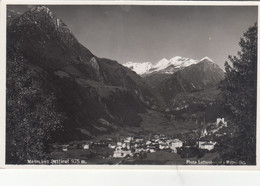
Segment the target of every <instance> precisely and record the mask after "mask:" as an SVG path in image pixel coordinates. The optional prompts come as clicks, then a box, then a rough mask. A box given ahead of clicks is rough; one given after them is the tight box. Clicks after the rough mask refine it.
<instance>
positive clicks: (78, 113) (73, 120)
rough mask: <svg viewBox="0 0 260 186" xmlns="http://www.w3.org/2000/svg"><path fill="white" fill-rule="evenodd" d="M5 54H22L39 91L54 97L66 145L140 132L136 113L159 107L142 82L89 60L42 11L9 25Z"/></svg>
mask: <svg viewBox="0 0 260 186" xmlns="http://www.w3.org/2000/svg"><path fill="white" fill-rule="evenodd" d="M9 12H13V11H9ZM10 17H11V15H10ZM7 53H8V56H12V57H13V56H15V55H16V54H18V53H20V54H22V57H23V58H24V59H26V60H25V61H27V64H26V67H27V68H30V69H32V70H33V71H34V72H35V73H34V74H35V77H34V78H37V79H38V80H39V81H40V82H41V84H42V88H43V89H48V90H50V91H51V92H54V95H55V97H56V98H57V103H56V107H57V109H58V110H59V111H61V112H62V113H65V116H66V118H67V119H66V121H65V123H64V135H63V138H64V139H67V140H70V139H74V140H75V139H87V138H91V137H92V138H93V137H95V135H98V134H102V133H109V132H110V131H113V130H117V129H118V128H119V127H124V126H138V125H139V123H140V121H141V118H140V116H138V113H142V112H145V108H146V107H157V106H156V105H157V104H156V102H157V101H156V99H155V97H154V96H153V95H152V94H151V91H150V90H149V88H148V87H147V86H146V84H145V82H144V81H143V79H142V78H141V77H140V76H138V75H137V74H136V73H134V72H133V71H131V70H130V69H128V68H126V67H124V66H122V65H120V64H119V63H117V62H116V61H113V60H109V59H103V58H98V57H97V56H95V55H94V54H92V53H91V52H90V51H89V50H88V49H87V48H85V47H84V46H82V45H81V44H80V43H79V42H78V40H77V39H76V38H75V36H74V35H73V34H72V33H71V31H70V30H69V28H68V27H67V26H66V25H65V24H64V23H63V22H62V21H61V20H60V19H58V18H56V17H55V15H54V14H53V13H52V12H51V11H50V10H49V9H48V8H46V7H44V6H37V7H35V8H33V9H31V10H29V11H27V12H25V13H24V14H22V15H20V16H19V15H18V16H16V17H14V18H13V19H8V28H7ZM7 86H8V85H7Z"/></svg>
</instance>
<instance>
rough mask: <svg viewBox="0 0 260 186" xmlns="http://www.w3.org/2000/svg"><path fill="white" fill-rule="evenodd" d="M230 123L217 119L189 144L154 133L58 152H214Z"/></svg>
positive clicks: (135, 154) (61, 148)
mask: <svg viewBox="0 0 260 186" xmlns="http://www.w3.org/2000/svg"><path fill="white" fill-rule="evenodd" d="M226 127H227V122H226V121H225V119H224V118H217V120H216V122H215V123H214V125H210V126H206V125H204V126H203V127H202V129H201V130H200V135H199V138H198V139H193V141H194V142H195V143H189V142H188V141H187V140H185V139H179V138H174V137H169V136H166V135H164V134H152V135H151V136H150V137H139V136H127V137H120V138H119V139H112V138H107V139H106V140H93V141H88V142H78V143H69V144H63V145H54V146H53V148H54V149H55V150H56V151H62V152H64V153H66V152H68V151H70V150H73V149H81V150H85V151H86V152H87V151H91V150H95V149H98V148H102V149H103V150H104V151H105V150H106V149H108V151H109V153H107V154H106V155H103V156H102V157H99V158H102V159H129V158H132V159H134V158H138V157H142V156H143V155H144V154H147V153H155V152H157V151H165V152H170V153H175V154H176V153H179V150H180V149H191V148H192V149H194V148H196V149H198V150H204V151H207V152H210V151H212V150H213V149H214V147H215V145H216V144H217V142H216V141H214V140H213V139H214V138H213V137H221V136H224V135H226V133H223V132H220V129H222V128H226Z"/></svg>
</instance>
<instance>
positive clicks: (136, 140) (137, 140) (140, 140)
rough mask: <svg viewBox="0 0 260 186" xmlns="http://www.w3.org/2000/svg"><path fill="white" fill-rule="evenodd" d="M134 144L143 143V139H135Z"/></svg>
mask: <svg viewBox="0 0 260 186" xmlns="http://www.w3.org/2000/svg"><path fill="white" fill-rule="evenodd" d="M135 142H137V143H143V142H144V139H143V138H136V139H135Z"/></svg>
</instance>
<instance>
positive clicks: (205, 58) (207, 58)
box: [200, 56, 213, 62]
mask: <svg viewBox="0 0 260 186" xmlns="http://www.w3.org/2000/svg"><path fill="white" fill-rule="evenodd" d="M204 60H207V61H210V62H213V60H212V59H210V58H209V57H208V56H206V57H204V58H202V59H201V60H200V61H204Z"/></svg>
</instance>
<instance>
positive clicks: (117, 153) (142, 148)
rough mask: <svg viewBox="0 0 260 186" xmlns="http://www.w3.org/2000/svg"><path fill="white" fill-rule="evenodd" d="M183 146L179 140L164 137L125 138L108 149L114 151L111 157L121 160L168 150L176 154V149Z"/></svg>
mask: <svg viewBox="0 0 260 186" xmlns="http://www.w3.org/2000/svg"><path fill="white" fill-rule="evenodd" d="M182 146H183V142H182V141H181V140H179V139H170V138H167V137H165V136H164V135H154V136H153V138H149V139H147V140H145V139H144V138H134V137H126V138H125V139H121V140H119V141H118V142H117V143H116V144H115V145H109V146H108V147H109V148H112V149H115V150H114V154H113V157H114V158H123V157H126V156H130V157H131V156H134V155H137V156H138V155H139V154H140V153H144V152H145V153H153V152H156V151H159V150H170V151H171V152H175V153H176V152H177V148H180V147H182Z"/></svg>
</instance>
